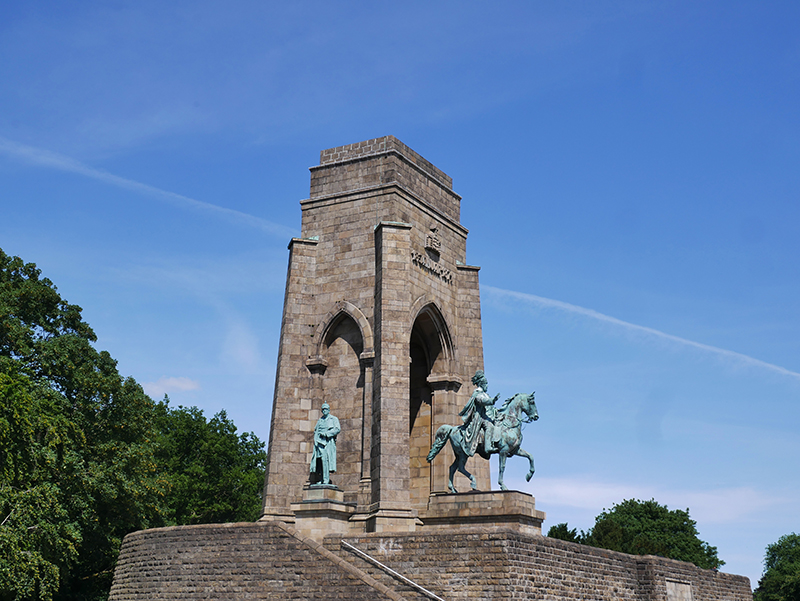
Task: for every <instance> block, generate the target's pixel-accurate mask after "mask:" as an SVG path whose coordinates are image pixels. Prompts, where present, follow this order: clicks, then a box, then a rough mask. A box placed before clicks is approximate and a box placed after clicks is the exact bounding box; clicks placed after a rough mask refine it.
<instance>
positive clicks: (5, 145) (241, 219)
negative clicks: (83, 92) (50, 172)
mask: <svg viewBox="0 0 800 601" xmlns="http://www.w3.org/2000/svg"><path fill="white" fill-rule="evenodd" d="M0 153H3V154H6V155H9V156H11V157H14V158H17V159H22V160H24V161H26V162H28V163H32V164H34V165H39V166H42V167H49V168H51V169H57V170H59V171H66V172H68V173H77V174H78V175H83V176H85V177H90V178H92V179H95V180H98V181H101V182H104V183H107V184H111V185H112V186H117V187H119V188H125V189H126V190H132V191H134V192H140V193H142V194H146V195H147V196H153V197H155V198H160V199H161V200H166V201H167V202H170V203H172V204H174V205H177V206H180V207H184V208H190V209H194V210H199V211H204V212H207V213H212V214H217V215H219V216H221V217H224V218H225V219H226V220H228V221H230V222H233V223H237V224H240V225H246V226H248V227H254V228H256V229H259V230H261V231H263V232H266V233H268V234H272V235H274V236H281V237H284V238H291V237H292V236H296V235H297V231H296V230H294V229H292V228H290V227H286V226H285V225H280V224H277V223H273V222H271V221H268V220H266V219H262V218H261V217H256V216H254V215H248V214H247V213H242V212H241V211H236V210H234V209H227V208H225V207H220V206H217V205H215V204H211V203H209V202H203V201H202V200H195V199H194V198H189V197H188V196H183V195H182V194H176V193H175V192H168V191H167V190H162V189H160V188H156V187H154V186H149V185H147V184H143V183H141V182H137V181H134V180H132V179H127V178H124V177H120V176H118V175H114V174H113V173H108V172H107V171H103V170H101V169H95V168H93V167H88V166H87V165H84V164H83V163H80V162H79V161H76V160H74V159H71V158H69V157H67V156H64V155H61V154H58V153H55V152H50V151H49V150H44V149H42V148H36V147H33V146H26V145H24V144H20V143H18V142H14V141H13V140H9V139H7V138H3V137H2V136H0Z"/></svg>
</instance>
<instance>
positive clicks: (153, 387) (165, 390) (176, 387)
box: [142, 376, 200, 399]
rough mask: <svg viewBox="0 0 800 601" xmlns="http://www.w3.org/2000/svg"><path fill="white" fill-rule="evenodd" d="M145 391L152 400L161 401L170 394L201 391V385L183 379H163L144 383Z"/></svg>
mask: <svg viewBox="0 0 800 601" xmlns="http://www.w3.org/2000/svg"><path fill="white" fill-rule="evenodd" d="M142 388H144V391H145V392H146V393H147V394H148V395H149V396H150V397H152V398H154V399H159V398H161V397H163V396H164V395H165V394H169V393H170V392H185V391H187V390H200V383H199V382H196V381H195V380H191V379H189V378H183V377H166V376H164V377H161V378H159V379H158V380H156V381H155V382H144V383H142Z"/></svg>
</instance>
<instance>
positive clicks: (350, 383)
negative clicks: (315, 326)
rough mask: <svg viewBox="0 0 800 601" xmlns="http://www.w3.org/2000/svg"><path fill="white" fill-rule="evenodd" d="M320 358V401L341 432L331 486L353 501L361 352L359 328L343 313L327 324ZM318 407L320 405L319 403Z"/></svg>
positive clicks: (361, 382) (359, 422)
mask: <svg viewBox="0 0 800 601" xmlns="http://www.w3.org/2000/svg"><path fill="white" fill-rule="evenodd" d="M321 343H322V344H321V345H320V357H321V358H322V360H323V361H324V364H325V371H324V375H323V376H322V378H321V384H322V386H321V388H322V391H321V392H322V395H321V397H322V398H321V401H325V402H327V403H328V404H329V405H330V406H331V412H332V413H334V414H335V415H336V417H338V418H339V423H340V424H341V427H342V431H341V433H340V434H339V436H338V437H337V441H336V451H337V457H338V461H337V468H338V471H337V473H336V474H335V475H334V476H333V477H332V480H333V482H334V484H336V485H337V486H338V487H339V488H341V489H342V490H343V491H344V493H345V500H346V502H350V503H354V502H356V500H357V495H358V491H359V481H360V479H361V431H362V405H363V396H364V384H365V377H364V376H365V374H364V366H363V364H362V362H361V360H360V357H361V353H362V352H363V350H364V343H363V338H362V335H361V329H360V328H359V327H358V324H357V323H356V322H355V320H354V319H353V318H352V317H351V316H350V315H348V314H347V313H345V312H342V313H339V314H338V315H337V316H336V317H335V319H334V320H333V321H332V322H331V323H330V324H329V326H328V328H327V329H326V331H325V335H324V337H323V338H322V340H321ZM319 404H320V406H321V405H322V403H321V402H320V403H319Z"/></svg>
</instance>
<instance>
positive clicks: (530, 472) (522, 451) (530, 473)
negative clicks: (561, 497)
mask: <svg viewBox="0 0 800 601" xmlns="http://www.w3.org/2000/svg"><path fill="white" fill-rule="evenodd" d="M517 455H519V456H520V457H526V458H527V459H528V461H529V462H530V464H531V469H530V470H528V475H527V476H525V482H530V481H531V478H532V477H533V472H535V471H536V469H535V468H534V467H533V456H532V455H531V454H530V453H528V451H526V450H525V449H517Z"/></svg>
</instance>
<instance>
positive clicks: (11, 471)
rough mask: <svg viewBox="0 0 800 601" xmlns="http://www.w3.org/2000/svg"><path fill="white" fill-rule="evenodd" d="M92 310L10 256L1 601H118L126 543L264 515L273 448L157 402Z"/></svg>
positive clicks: (5, 299) (0, 280)
mask: <svg viewBox="0 0 800 601" xmlns="http://www.w3.org/2000/svg"><path fill="white" fill-rule="evenodd" d="M81 311H82V310H81V308H80V307H79V306H77V305H72V304H69V303H68V302H66V301H65V300H64V299H62V298H61V296H60V295H59V294H58V291H57V289H56V287H55V286H54V285H53V283H52V282H51V281H50V280H49V279H47V278H43V277H41V272H40V271H39V269H37V267H36V265H34V264H33V263H24V262H23V261H22V260H21V259H20V258H19V257H11V256H9V255H6V254H5V253H4V252H3V251H2V250H0V601H12V600H14V601H22V600H26V599H39V600H43V601H47V600H50V599H59V600H71V599H80V600H81V601H92V600H94V599H98V600H99V599H105V598H107V596H108V591H109V589H110V586H111V579H112V576H113V569H114V565H115V563H116V558H117V555H118V554H119V548H120V545H121V543H122V538H123V537H124V536H125V535H126V534H127V533H129V532H132V531H134V530H140V529H143V528H148V527H152V526H161V525H171V524H190V523H201V522H224V521H239V520H253V519H256V518H257V517H258V515H259V513H260V509H261V502H260V498H259V497H260V493H261V486H262V484H263V477H264V464H265V453H264V443H262V442H261V441H260V440H259V439H258V438H257V437H256V436H254V435H253V434H252V433H246V434H240V435H237V434H236V426H235V425H234V424H233V422H232V421H230V420H229V419H228V417H227V415H226V414H225V413H224V412H220V413H218V414H217V415H215V416H214V417H213V418H212V419H211V420H208V421H206V419H205V418H204V417H203V414H202V411H200V410H199V409H197V408H196V407H192V408H190V409H184V408H182V407H179V408H178V409H171V408H169V406H168V403H167V402H163V403H153V401H152V400H151V399H150V398H149V397H148V396H147V395H146V394H145V393H144V391H143V390H142V388H141V387H140V386H139V385H138V384H137V383H136V382H135V381H134V380H133V379H132V378H123V377H122V376H120V374H119V372H118V371H117V364H116V361H114V359H112V358H111V356H110V355H109V354H108V353H107V352H105V351H97V350H96V349H95V348H94V346H93V345H92V343H94V342H96V340H97V339H96V336H95V334H94V332H93V331H92V329H91V328H90V327H89V325H88V324H87V323H86V322H84V321H83V318H82V316H81Z"/></svg>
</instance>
